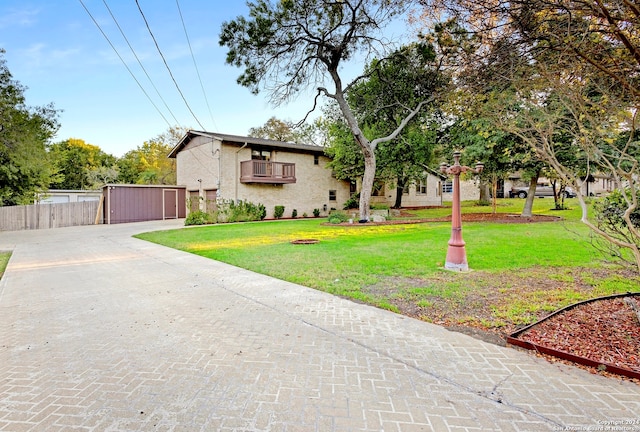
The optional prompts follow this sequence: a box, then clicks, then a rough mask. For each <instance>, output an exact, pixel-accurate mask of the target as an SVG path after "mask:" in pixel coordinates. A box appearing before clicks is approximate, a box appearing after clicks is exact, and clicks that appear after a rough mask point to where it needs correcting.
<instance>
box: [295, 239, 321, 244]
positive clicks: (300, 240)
mask: <svg viewBox="0 0 640 432" xmlns="http://www.w3.org/2000/svg"><path fill="white" fill-rule="evenodd" d="M319 242H320V240H318V239H298V240H291V244H294V245H307V244H316V243H319Z"/></svg>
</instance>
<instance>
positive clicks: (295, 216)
mask: <svg viewBox="0 0 640 432" xmlns="http://www.w3.org/2000/svg"><path fill="white" fill-rule="evenodd" d="M291 217H292V218H294V219H295V218H297V217H298V210H296V209H293V211H292V212H291Z"/></svg>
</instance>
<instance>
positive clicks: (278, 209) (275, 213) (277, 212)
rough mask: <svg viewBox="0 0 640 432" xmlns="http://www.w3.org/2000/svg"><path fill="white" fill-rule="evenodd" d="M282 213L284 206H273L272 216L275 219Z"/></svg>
mask: <svg viewBox="0 0 640 432" xmlns="http://www.w3.org/2000/svg"><path fill="white" fill-rule="evenodd" d="M283 214H284V206H282V205H277V206H275V208H274V209H273V217H274V218H276V219H280V218H281V217H282V215H283Z"/></svg>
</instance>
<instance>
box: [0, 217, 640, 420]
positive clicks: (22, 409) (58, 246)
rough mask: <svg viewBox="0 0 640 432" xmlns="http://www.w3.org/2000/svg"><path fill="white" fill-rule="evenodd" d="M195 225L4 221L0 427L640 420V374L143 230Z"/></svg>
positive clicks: (0, 286)
mask: <svg viewBox="0 0 640 432" xmlns="http://www.w3.org/2000/svg"><path fill="white" fill-rule="evenodd" d="M181 224H182V221H164V222H151V223H141V224H126V225H112V226H104V225H103V226H90V227H76V228H61V229H54V230H45V231H23V232H2V233H0V250H7V249H10V250H13V257H12V258H11V261H10V263H9V266H8V268H7V272H6V273H5V275H4V277H3V279H2V281H0V430H2V431H27V430H33V431H57V430H59V431H67V430H69V431H71V430H96V431H103V430H104V431H135V430H144V431H491V430H500V431H549V430H576V431H578V430H628V431H634V430H635V431H640V385H637V384H634V383H631V382H625V381H620V380H617V379H607V378H604V377H601V376H596V375H592V374H589V373H588V372H585V371H583V370H580V369H578V368H575V367H572V366H567V365H564V364H550V363H548V362H547V361H545V360H543V359H539V358H536V357H535V356H533V355H531V354H530V353H526V352H521V351H517V350H515V349H509V348H503V347H498V346H495V345H491V344H487V343H484V342H481V341H478V340H476V339H472V338H470V337H467V336H465V335H462V334H458V333H452V332H448V331H447V330H444V329H442V328H440V327H437V326H434V325H430V324H428V323H424V322H420V321H417V320H413V319H409V318H405V317H402V316H399V315H396V314H393V313H391V312H387V311H384V310H378V309H375V308H372V307H368V306H365V305H360V304H356V303H353V302H350V301H347V300H343V299H340V298H336V297H333V296H331V295H328V294H325V293H322V292H318V291H315V290H312V289H309V288H306V287H303V286H299V285H295V284H291V283H287V282H282V281H280V280H276V279H272V278H269V277H265V276H261V275H257V274H255V273H252V272H249V271H245V270H241V269H238V268H235V267H232V266H229V265H226V264H222V263H219V262H215V261H211V260H207V259H205V258H202V257H198V256H194V255H190V254H187V253H183V252H179V251H175V250H172V249H168V248H164V247H161V246H157V245H153V244H149V243H146V242H144V241H140V240H137V239H134V238H132V237H131V235H132V234H134V233H136V232H142V231H149V230H155V229H165V228H172V227H179V226H181ZM284 264H285V263H283V265H284ZM320 265H321V264H320ZM615 428H619V429H615Z"/></svg>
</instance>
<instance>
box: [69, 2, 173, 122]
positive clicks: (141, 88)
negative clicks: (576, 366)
mask: <svg viewBox="0 0 640 432" xmlns="http://www.w3.org/2000/svg"><path fill="white" fill-rule="evenodd" d="M78 1H79V2H80V4H81V5H82V7H83V8H84V10H85V11H86V12H87V14H88V15H89V17H90V18H91V20H92V21H93V23H94V24H95V25H96V27H98V30H100V33H102V36H104V38H105V39H106V40H107V42H108V43H109V45H110V46H111V48H112V49H113V51H114V52H115V53H116V55H117V56H118V58H119V59H120V61H121V62H122V64H123V65H124V67H125V68H126V69H127V71H128V72H129V74H130V75H131V77H132V78H133V80H134V81H135V82H136V84H138V87H140V90H142V92H143V93H144V95H145V96H146V97H147V99H149V102H151V105H153V107H154V108H155V109H156V111H158V114H160V117H162V118H163V120H164V121H165V122H166V123H167V125H168V126H169V127H171V123H169V121H168V120H167V118H166V117H165V116H164V115H163V114H162V111H160V109H158V107H157V105H156V104H155V103H154V102H153V100H152V99H151V97H149V94H148V93H147V92H146V90H145V89H144V87H142V84H140V81H138V79H137V78H136V76H135V75H134V74H133V72H132V71H131V69H130V68H129V66H127V63H126V62H125V61H124V59H123V58H122V56H121V55H120V53H119V52H118V50H117V49H116V47H115V46H114V45H113V43H111V40H109V37H108V36H107V35H106V34H105V32H104V31H103V30H102V27H100V24H98V22H97V21H96V19H95V18H94V17H93V15H91V12H89V9H87V7H86V6H85V4H84V2H83V1H82V0H78Z"/></svg>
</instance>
